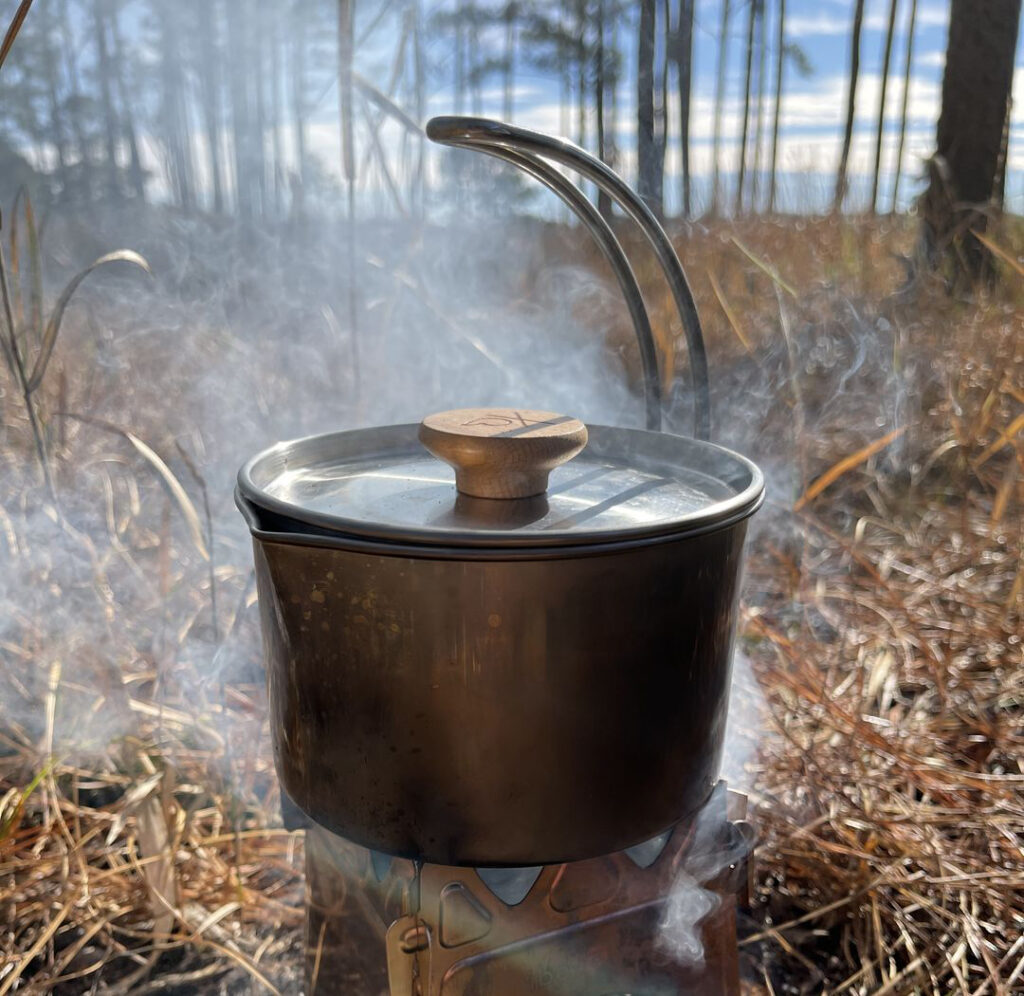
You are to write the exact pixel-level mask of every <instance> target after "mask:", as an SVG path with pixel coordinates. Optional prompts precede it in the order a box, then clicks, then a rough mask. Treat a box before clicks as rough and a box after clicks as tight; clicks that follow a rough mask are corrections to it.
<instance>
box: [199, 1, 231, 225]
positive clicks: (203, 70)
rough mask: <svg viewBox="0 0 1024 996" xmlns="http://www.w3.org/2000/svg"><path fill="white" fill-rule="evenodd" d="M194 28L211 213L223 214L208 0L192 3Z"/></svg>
mask: <svg viewBox="0 0 1024 996" xmlns="http://www.w3.org/2000/svg"><path fill="white" fill-rule="evenodd" d="M195 11H196V21H197V24H196V27H197V30H198V31H199V33H200V38H199V50H200V53H201V59H200V63H199V65H198V66H197V67H196V69H197V72H198V76H199V91H200V99H201V102H202V114H203V128H204V131H205V132H206V156H207V168H208V169H209V171H210V186H211V188H212V191H213V211H214V213H215V214H222V213H223V211H224V186H223V181H222V178H221V164H220V85H219V64H220V60H219V58H218V56H217V38H218V37H219V32H218V30H217V28H218V23H217V4H216V3H214V2H212V0H199V3H198V4H196V7H195Z"/></svg>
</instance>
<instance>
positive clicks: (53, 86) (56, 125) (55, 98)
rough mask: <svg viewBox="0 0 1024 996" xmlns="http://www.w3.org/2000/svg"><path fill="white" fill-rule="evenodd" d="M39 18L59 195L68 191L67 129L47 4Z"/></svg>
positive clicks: (56, 54)
mask: <svg viewBox="0 0 1024 996" xmlns="http://www.w3.org/2000/svg"><path fill="white" fill-rule="evenodd" d="M39 17H40V20H41V22H42V23H41V27H42V36H43V51H44V68H45V72H46V97H47V104H48V110H49V115H50V120H49V126H48V130H49V132H50V135H51V136H52V137H53V145H54V148H55V149H56V152H57V176H58V178H59V180H60V187H61V195H62V196H66V195H67V193H68V165H69V162H70V155H69V150H68V141H67V131H66V129H65V120H64V108H63V107H62V106H61V101H60V81H59V78H58V72H59V68H60V63H59V61H58V60H59V53H58V51H57V49H56V47H55V46H54V44H53V29H54V18H53V9H52V7H50V6H49V5H48V4H46V5H43V6H42V8H41V10H40V11H39Z"/></svg>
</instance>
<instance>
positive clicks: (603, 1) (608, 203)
mask: <svg viewBox="0 0 1024 996" xmlns="http://www.w3.org/2000/svg"><path fill="white" fill-rule="evenodd" d="M606 5H607V0H597V7H596V11H595V24H594V35H595V37H594V113H595V117H596V122H597V157H598V158H599V159H600V160H601V162H604V163H606V162H607V161H608V149H607V147H606V143H605V120H604V112H605V102H604V90H605V87H606V86H607V84H608V81H607V74H606V71H607V66H606V65H605V48H604V33H605V14H606V11H605V8H606ZM597 210H598V211H600V212H601V217H602V218H604V220H605V221H611V217H612V199H611V198H610V197H609V196H608V195H607V194H606V193H605V192H604V191H603V190H601V189H600V188H598V191H597Z"/></svg>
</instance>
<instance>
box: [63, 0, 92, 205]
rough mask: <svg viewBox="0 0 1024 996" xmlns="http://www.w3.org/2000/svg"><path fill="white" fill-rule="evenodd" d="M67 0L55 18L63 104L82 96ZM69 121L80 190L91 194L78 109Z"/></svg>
mask: <svg viewBox="0 0 1024 996" xmlns="http://www.w3.org/2000/svg"><path fill="white" fill-rule="evenodd" d="M69 6H70V5H69V3H68V0H62V2H61V10H60V16H59V17H58V18H57V21H58V23H59V24H60V32H61V41H62V42H63V45H64V65H65V67H66V70H67V74H68V95H67V98H66V99H65V106H67V104H68V102H69V101H70V100H75V101H76V102H77V101H78V100H80V99H81V98H82V97H84V94H83V93H82V89H81V86H80V85H79V79H78V58H77V55H76V52H77V49H76V47H75V39H74V38H73V37H72V32H71V25H72V20H71V14H70V10H69ZM68 118H69V119H70V122H71V131H72V132H73V134H74V136H75V144H76V145H77V146H78V163H79V168H78V172H79V173H80V174H81V187H82V192H83V193H85V194H86V195H87V196H91V194H92V150H91V149H90V148H89V138H88V136H87V135H86V133H85V127H84V124H83V121H82V114H81V113H80V112H79V111H78V110H75V109H73V110H71V112H70V113H69V114H68Z"/></svg>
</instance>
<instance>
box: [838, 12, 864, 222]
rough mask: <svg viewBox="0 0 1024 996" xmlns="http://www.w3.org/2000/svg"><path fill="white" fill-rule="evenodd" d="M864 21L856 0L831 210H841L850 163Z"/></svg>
mask: <svg viewBox="0 0 1024 996" xmlns="http://www.w3.org/2000/svg"><path fill="white" fill-rule="evenodd" d="M863 23H864V0H857V6H856V7H855V8H854V11H853V28H852V29H851V31H850V75H849V79H848V81H847V86H848V87H849V92H848V94H847V98H846V124H845V126H844V128H843V151H842V153H841V154H840V156H839V170H838V172H837V173H836V192H835V197H834V199H833V201H832V210H833V211H834V212H836V213H838V212H839V211H841V210H842V207H843V199H844V198H845V197H846V187H847V177H846V170H847V167H848V166H849V163H850V145H851V144H852V142H853V121H854V116H855V114H856V109H857V78H858V76H859V75H860V36H861V26H862V25H863Z"/></svg>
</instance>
